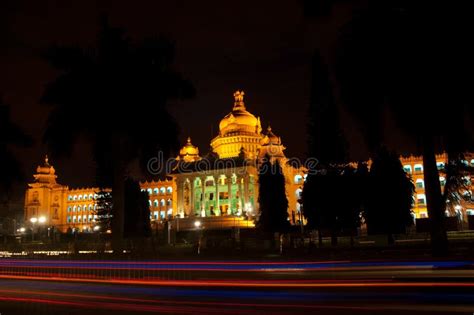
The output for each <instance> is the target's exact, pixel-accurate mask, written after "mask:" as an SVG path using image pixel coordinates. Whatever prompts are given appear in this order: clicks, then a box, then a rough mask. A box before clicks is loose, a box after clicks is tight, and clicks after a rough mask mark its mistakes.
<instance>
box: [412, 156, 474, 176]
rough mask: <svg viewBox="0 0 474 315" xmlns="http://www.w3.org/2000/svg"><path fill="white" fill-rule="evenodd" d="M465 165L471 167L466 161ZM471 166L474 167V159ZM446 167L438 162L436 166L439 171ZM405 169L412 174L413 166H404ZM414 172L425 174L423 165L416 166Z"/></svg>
mask: <svg viewBox="0 0 474 315" xmlns="http://www.w3.org/2000/svg"><path fill="white" fill-rule="evenodd" d="M463 163H464V164H466V165H469V162H468V161H466V160H464V161H463ZM470 164H471V165H473V166H474V159H472V160H471V162H470ZM445 165H446V164H445V163H444V162H437V163H436V166H437V167H438V170H442V169H444V167H445ZM403 169H404V170H405V172H407V173H409V174H411V173H412V168H411V165H404V166H403ZM413 170H414V171H415V172H416V173H419V172H423V164H415V165H414V167H413Z"/></svg>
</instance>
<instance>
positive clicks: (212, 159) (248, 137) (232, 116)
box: [170, 91, 305, 226]
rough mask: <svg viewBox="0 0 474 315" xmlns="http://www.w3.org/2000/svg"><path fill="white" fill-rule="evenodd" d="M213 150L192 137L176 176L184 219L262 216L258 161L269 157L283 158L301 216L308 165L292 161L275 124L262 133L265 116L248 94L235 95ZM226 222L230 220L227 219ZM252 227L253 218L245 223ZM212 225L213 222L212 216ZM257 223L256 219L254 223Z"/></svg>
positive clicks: (294, 216)
mask: <svg viewBox="0 0 474 315" xmlns="http://www.w3.org/2000/svg"><path fill="white" fill-rule="evenodd" d="M211 147H212V151H213V154H211V155H210V156H207V157H206V158H205V159H203V158H201V157H200V156H199V150H198V148H197V147H196V146H194V145H193V144H192V143H191V139H190V138H188V141H187V143H186V144H185V145H184V147H183V148H182V149H181V151H180V155H179V156H178V157H177V160H178V164H177V166H176V168H175V171H174V172H172V174H170V175H171V176H172V177H173V178H174V179H175V182H176V187H177V190H178V191H177V212H176V214H177V215H178V216H179V217H181V218H190V217H191V218H192V217H200V218H218V217H220V221H221V222H223V220H224V218H229V219H232V220H234V221H235V219H236V218H238V219H239V221H243V220H244V219H246V220H247V221H249V220H252V222H253V219H254V218H255V216H256V215H257V214H258V211H259V206H258V164H259V163H260V162H261V161H262V159H263V158H264V157H265V156H269V157H270V159H271V161H275V160H278V161H279V162H280V165H281V167H282V170H283V173H284V175H285V178H286V192H287V198H288V203H289V208H288V214H289V217H290V221H291V222H292V223H296V222H297V221H298V220H299V219H300V218H301V216H300V214H301V213H300V205H299V203H298V202H297V200H298V199H299V197H300V196H299V195H300V192H301V189H302V185H303V176H305V174H304V169H303V168H301V167H293V166H291V165H289V164H288V163H287V162H288V159H287V158H286V157H285V154H284V152H283V151H284V150H285V147H284V146H283V144H282V142H281V139H280V138H279V137H278V136H276V135H275V134H274V133H273V131H272V129H271V128H270V127H268V128H267V130H266V132H262V126H261V123H260V118H257V117H255V116H254V115H253V114H251V113H250V112H249V111H247V109H246V107H245V103H244V92H241V91H236V92H235V93H234V105H233V108H232V111H231V112H230V113H228V114H227V115H226V116H225V117H224V118H223V119H222V120H221V121H220V123H219V133H218V135H217V136H216V137H215V138H214V139H212V140H211ZM224 221H225V220H224ZM243 224H244V225H246V226H248V225H249V223H248V222H243ZM208 225H212V221H211V220H209V222H208ZM252 225H253V223H252Z"/></svg>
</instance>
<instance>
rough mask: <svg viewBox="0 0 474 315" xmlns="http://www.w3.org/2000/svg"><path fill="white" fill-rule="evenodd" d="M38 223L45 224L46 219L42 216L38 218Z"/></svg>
mask: <svg viewBox="0 0 474 315" xmlns="http://www.w3.org/2000/svg"><path fill="white" fill-rule="evenodd" d="M38 222H39V223H45V222H46V218H45V217H43V216H41V217H39V219H38Z"/></svg>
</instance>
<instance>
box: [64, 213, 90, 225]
mask: <svg viewBox="0 0 474 315" xmlns="http://www.w3.org/2000/svg"><path fill="white" fill-rule="evenodd" d="M96 220H97V215H90V214H89V215H88V216H87V215H83V216H82V217H81V216H69V215H68V216H67V223H87V222H95V221H96Z"/></svg>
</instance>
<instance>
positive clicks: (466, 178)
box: [441, 154, 474, 221]
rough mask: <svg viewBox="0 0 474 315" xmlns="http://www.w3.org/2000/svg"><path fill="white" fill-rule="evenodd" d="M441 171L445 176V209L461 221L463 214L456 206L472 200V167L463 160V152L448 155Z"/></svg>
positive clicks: (473, 170)
mask: <svg viewBox="0 0 474 315" xmlns="http://www.w3.org/2000/svg"><path fill="white" fill-rule="evenodd" d="M441 172H443V173H444V174H445V176H446V183H445V185H444V192H443V200H444V202H445V205H446V211H447V212H448V213H449V215H451V216H457V217H458V218H459V219H460V220H461V221H462V220H463V219H464V218H463V214H462V213H460V212H459V210H458V209H457V207H458V206H461V204H462V203H463V202H471V201H472V192H471V187H472V183H471V176H472V175H473V174H474V168H473V167H472V166H470V165H469V163H468V162H467V161H466V160H465V158H464V154H459V155H458V156H457V157H455V156H453V155H451V156H449V158H448V163H447V164H446V165H445V167H444V169H442V170H441Z"/></svg>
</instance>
